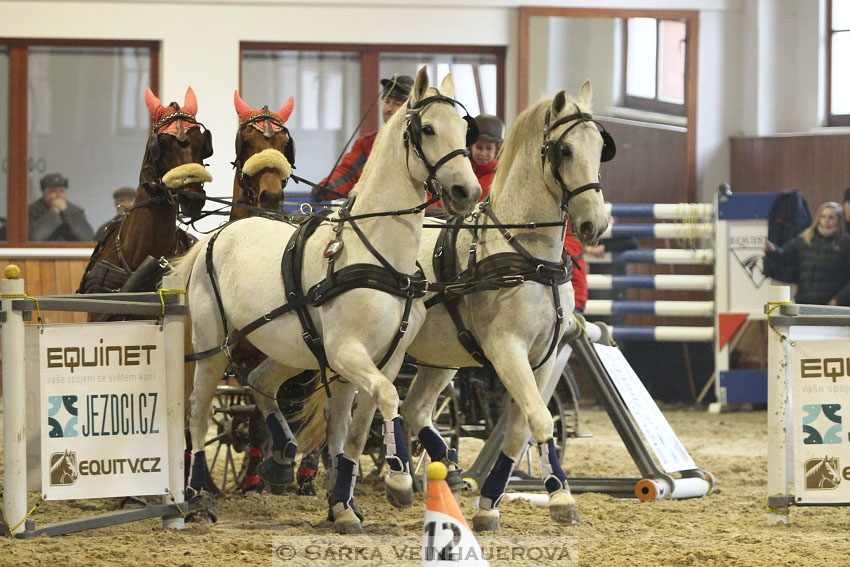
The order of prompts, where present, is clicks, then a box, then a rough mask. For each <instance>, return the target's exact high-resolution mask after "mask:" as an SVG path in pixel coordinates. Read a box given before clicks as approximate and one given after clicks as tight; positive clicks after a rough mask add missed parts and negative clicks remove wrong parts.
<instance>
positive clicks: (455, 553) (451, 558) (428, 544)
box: [420, 462, 490, 567]
mask: <svg viewBox="0 0 850 567" xmlns="http://www.w3.org/2000/svg"><path fill="white" fill-rule="evenodd" d="M446 474H448V471H447V470H446V465H444V464H443V463H440V462H436V463H431V464H430V465H428V492H427V496H426V502H425V535H424V536H423V538H422V562H421V563H420V566H421V567H436V566H441V565H442V566H445V565H463V567H490V564H489V563H488V562H487V560H486V559H484V554H483V553H482V551H481V547H480V546H479V545H478V540H476V539H475V534H473V533H472V530H471V529H469V525H468V524H467V523H466V520H464V518H463V514H461V512H460V508H458V505H457V502H456V501H455V498H454V496H453V495H452V491H451V490H450V489H449V485H448V483H446Z"/></svg>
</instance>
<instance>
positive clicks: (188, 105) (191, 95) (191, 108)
mask: <svg viewBox="0 0 850 567" xmlns="http://www.w3.org/2000/svg"><path fill="white" fill-rule="evenodd" d="M183 110H184V111H185V112H188V113H189V114H197V113H198V99H197V98H196V97H195V91H193V90H192V87H189V88H187V89H186V96H184V97H183Z"/></svg>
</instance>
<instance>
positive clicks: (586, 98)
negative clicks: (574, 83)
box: [578, 79, 593, 106]
mask: <svg viewBox="0 0 850 567" xmlns="http://www.w3.org/2000/svg"><path fill="white" fill-rule="evenodd" d="M578 99H579V101H581V103H582V104H584V105H585V106H587V105H589V104H590V101H591V100H593V88H592V87H591V86H590V79H587V80H586V81H585V82H584V84H583V85H582V86H581V89H580V90H579V91H578Z"/></svg>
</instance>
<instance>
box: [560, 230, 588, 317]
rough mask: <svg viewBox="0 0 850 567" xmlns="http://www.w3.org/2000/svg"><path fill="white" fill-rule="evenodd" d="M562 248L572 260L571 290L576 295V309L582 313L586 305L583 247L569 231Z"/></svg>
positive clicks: (585, 273) (585, 267) (585, 270)
mask: <svg viewBox="0 0 850 567" xmlns="http://www.w3.org/2000/svg"><path fill="white" fill-rule="evenodd" d="M564 248H566V249H567V253H568V254H569V255H570V256H572V258H573V290H575V293H576V309H581V310H582V311H584V306H585V305H587V266H586V264H585V263H584V247H583V246H582V245H581V242H579V241H578V238H576V237H575V236H573V233H572V232H571V231H570V230H569V229H567V236H566V238H564Z"/></svg>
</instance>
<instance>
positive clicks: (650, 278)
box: [584, 203, 715, 342]
mask: <svg viewBox="0 0 850 567" xmlns="http://www.w3.org/2000/svg"><path fill="white" fill-rule="evenodd" d="M606 208H607V210H608V213H609V214H610V215H611V216H612V217H614V218H647V219H655V220H662V221H673V222H661V223H644V224H625V223H623V224H620V223H616V224H612V225H611V226H609V227H608V230H607V231H606V232H605V234H603V238H605V237H610V236H614V237H635V238H658V239H675V240H676V241H678V242H679V243H680V246H683V247H680V248H672V249H637V250H628V251H625V252H620V253H614V254H611V253H606V254H604V255H603V256H602V257H598V258H597V257H594V256H591V255H589V254H585V256H584V258H585V260H586V261H587V262H588V263H589V264H591V268H590V270H589V271H590V272H592V271H593V268H592V265H593V264H601V263H613V262H617V263H627V264H628V263H635V264H637V263H642V264H659V265H702V266H714V261H715V251H714V249H713V248H696V246H695V245H696V244H697V242H701V241H705V240H713V237H714V231H715V228H714V226H715V225H714V218H713V217H714V210H715V207H714V205H713V204H711V203H678V204H675V203H670V204H608V205H606ZM688 245H690V247H688ZM587 285H588V289H590V290H591V291H592V290H610V289H656V290H680V291H706V292H713V291H714V289H715V276H714V275H675V274H669V275H668V274H655V275H652V274H640V275H637V274H635V275H631V274H629V275H603V274H593V273H590V274H588V276H587ZM584 313H585V315H586V316H588V317H593V316H606V315H656V316H672V317H706V318H708V319H709V321H710V325H706V326H699V327H696V326H694V327H689V326H684V325H683V326H652V327H634V326H620V325H615V326H613V327H612V334H613V336H614V339H615V340H641V341H662V342H668V341H684V342H713V341H714V339H715V327H714V317H715V302H714V301H627V300H599V299H591V300H589V301H588V302H587V305H586V307H585V311H584Z"/></svg>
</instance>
